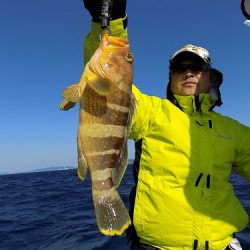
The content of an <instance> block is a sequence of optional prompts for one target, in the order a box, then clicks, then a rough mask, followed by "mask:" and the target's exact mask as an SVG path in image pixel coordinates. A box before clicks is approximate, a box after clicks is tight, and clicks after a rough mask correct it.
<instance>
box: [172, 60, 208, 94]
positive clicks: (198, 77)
mask: <svg viewBox="0 0 250 250" xmlns="http://www.w3.org/2000/svg"><path fill="white" fill-rule="evenodd" d="M189 65H191V66H189ZM200 66H202V64H201V63H200V62H197V61H195V60H192V59H184V60H182V61H179V62H178V63H176V64H175V66H174V67H173V70H171V90H172V92H173V93H174V94H177V95H182V96H188V95H198V94H200V93H208V92H209V90H210V85H211V82H210V71H209V69H206V66H205V65H203V66H204V68H201V70H199V67H200Z"/></svg>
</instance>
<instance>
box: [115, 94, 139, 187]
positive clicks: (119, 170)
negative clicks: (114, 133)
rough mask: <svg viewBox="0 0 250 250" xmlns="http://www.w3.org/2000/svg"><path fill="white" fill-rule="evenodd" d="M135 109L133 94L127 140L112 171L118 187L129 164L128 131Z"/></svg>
mask: <svg viewBox="0 0 250 250" xmlns="http://www.w3.org/2000/svg"><path fill="white" fill-rule="evenodd" d="M134 111H135V97H134V95H133V94H131V101H130V109H129V116H128V121H127V126H126V131H125V140H124V144H123V147H122V151H121V154H120V158H119V160H118V161H117V163H116V167H115V169H114V171H113V173H112V181H113V184H114V186H115V187H116V188H118V187H119V185H120V182H121V180H122V177H123V175H124V173H125V171H126V168H127V165H128V143H127V140H128V133H129V130H130V126H131V121H132V117H133V114H134Z"/></svg>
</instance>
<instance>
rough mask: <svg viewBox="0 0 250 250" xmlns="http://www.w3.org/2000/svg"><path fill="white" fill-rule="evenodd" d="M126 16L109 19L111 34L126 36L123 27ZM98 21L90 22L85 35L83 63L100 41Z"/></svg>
mask: <svg viewBox="0 0 250 250" xmlns="http://www.w3.org/2000/svg"><path fill="white" fill-rule="evenodd" d="M126 18H127V17H124V18H119V19H115V20H113V21H110V30H111V34H112V36H117V37H123V38H128V31H127V28H125V29H124V24H123V23H124V21H125V20H126ZM100 27H101V25H100V23H96V22H93V21H92V22H91V30H90V32H89V33H88V35H87V36H86V38H85V40H84V44H83V48H84V64H85V65H86V63H87V62H88V61H89V59H90V58H91V56H92V55H93V54H94V52H95V50H96V49H97V47H98V46H99V43H100V38H99V35H100Z"/></svg>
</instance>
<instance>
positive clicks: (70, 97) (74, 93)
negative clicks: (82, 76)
mask: <svg viewBox="0 0 250 250" xmlns="http://www.w3.org/2000/svg"><path fill="white" fill-rule="evenodd" d="M63 97H64V99H65V100H67V101H70V102H75V103H76V102H78V101H79V99H80V97H81V88H80V85H79V84H78V83H77V84H73V85H70V86H68V87H67V88H66V89H65V90H64V91H63Z"/></svg>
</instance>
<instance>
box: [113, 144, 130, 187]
mask: <svg viewBox="0 0 250 250" xmlns="http://www.w3.org/2000/svg"><path fill="white" fill-rule="evenodd" d="M127 165H128V146H127V143H124V145H123V148H122V152H121V156H120V158H119V160H118V162H117V164H116V167H115V169H114V171H113V172H112V182H113V185H114V186H115V188H118V187H119V185H120V183H121V180H122V177H123V175H124V173H125V171H126V168H127Z"/></svg>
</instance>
